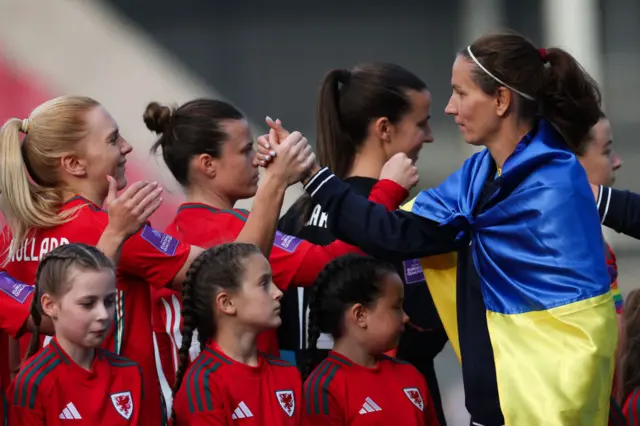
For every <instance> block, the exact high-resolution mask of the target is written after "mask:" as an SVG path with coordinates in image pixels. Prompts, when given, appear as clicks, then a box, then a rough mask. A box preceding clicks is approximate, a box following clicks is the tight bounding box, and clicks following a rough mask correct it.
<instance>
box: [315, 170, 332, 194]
mask: <svg viewBox="0 0 640 426" xmlns="http://www.w3.org/2000/svg"><path fill="white" fill-rule="evenodd" d="M332 177H333V175H329V177H327V178H326V179H325V180H323V181H322V182H320V184H319V185H318V187H317V188H316V189H314V190H313V192H312V193H311V196H312V197H313V196H314V195H316V192H318V190H319V189H320V188H322V185H324V184H325V183H327V181H328V180H329V179H331V178H332Z"/></svg>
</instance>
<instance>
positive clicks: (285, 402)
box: [276, 390, 296, 417]
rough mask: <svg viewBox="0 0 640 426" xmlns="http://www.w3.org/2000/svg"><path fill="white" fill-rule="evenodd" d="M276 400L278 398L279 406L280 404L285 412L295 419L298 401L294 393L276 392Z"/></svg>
mask: <svg viewBox="0 0 640 426" xmlns="http://www.w3.org/2000/svg"><path fill="white" fill-rule="evenodd" d="M276 398H278V404H280V407H282V409H283V410H284V412H285V413H287V415H288V416H289V417H293V413H294V412H295V411H296V399H295V397H294V395H293V391H290V390H286V391H276Z"/></svg>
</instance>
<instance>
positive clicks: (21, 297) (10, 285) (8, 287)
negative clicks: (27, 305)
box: [0, 272, 34, 303]
mask: <svg viewBox="0 0 640 426" xmlns="http://www.w3.org/2000/svg"><path fill="white" fill-rule="evenodd" d="M33 288H34V287H33V286H31V285H27V284H24V283H21V282H20V281H17V280H15V279H13V278H12V277H11V276H10V275H9V274H7V273H6V272H0V291H2V292H3V293H5V294H6V295H7V296H9V297H11V298H12V299H15V300H16V301H17V302H19V303H24V302H25V301H26V300H27V297H28V296H29V295H30V294H31V293H33Z"/></svg>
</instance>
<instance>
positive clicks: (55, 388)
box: [8, 338, 151, 426]
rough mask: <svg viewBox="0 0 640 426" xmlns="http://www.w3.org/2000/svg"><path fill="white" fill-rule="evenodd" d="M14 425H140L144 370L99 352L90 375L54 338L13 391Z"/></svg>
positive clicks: (33, 359) (143, 418) (11, 410)
mask: <svg viewBox="0 0 640 426" xmlns="http://www.w3.org/2000/svg"><path fill="white" fill-rule="evenodd" d="M8 396H9V401H8V402H9V413H10V415H9V419H10V423H9V425H10V426H13V425H15V426H18V425H19V426H36V425H38V426H41V425H47V426H55V425H60V426H63V425H65V426H68V425H71V424H74V425H92V426H93V425H109V426H118V425H142V424H151V423H148V422H147V418H146V414H147V413H146V412H143V411H142V410H143V409H142V399H143V395H142V371H141V369H140V366H138V364H136V363H135V362H133V361H130V360H129V359H127V358H123V357H120V356H118V355H115V354H113V353H111V352H109V351H106V350H104V349H96V351H95V356H94V359H93V365H92V366H91V371H87V370H85V369H83V368H82V367H80V366H79V365H77V364H76V363H75V362H73V361H72V360H71V359H70V358H69V356H68V355H67V354H66V353H65V352H64V350H63V349H62V348H61V347H60V345H58V343H57V341H56V339H55V338H54V339H53V340H52V341H51V343H50V344H49V345H47V346H46V347H45V348H44V349H41V350H40V351H39V352H38V353H36V354H35V355H34V356H33V357H31V358H29V359H28V360H27V361H26V363H25V365H24V366H23V368H22V369H21V370H20V373H19V374H18V376H17V377H16V379H15V380H14V381H13V383H12V384H11V387H10V392H9V394H8Z"/></svg>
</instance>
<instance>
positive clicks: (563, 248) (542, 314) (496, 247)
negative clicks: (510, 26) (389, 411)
mask: <svg viewBox="0 0 640 426" xmlns="http://www.w3.org/2000/svg"><path fill="white" fill-rule="evenodd" d="M494 172H495V167H494V166H493V160H492V158H491V156H490V154H489V151H488V150H486V149H485V150H484V151H482V152H479V153H477V154H475V155H473V156H472V157H471V158H469V159H468V160H467V161H466V162H465V163H464V165H463V166H462V168H461V169H460V170H458V171H457V172H456V173H454V174H453V175H451V176H450V177H449V178H448V179H447V180H446V181H445V182H443V183H442V184H441V185H440V186H439V187H437V188H435V189H429V190H425V191H422V192H421V193H420V194H419V195H418V196H417V197H416V198H414V199H413V200H412V201H410V202H409V203H407V205H405V206H404V207H403V209H404V210H409V211H411V212H413V213H414V214H416V215H419V216H423V217H425V218H428V219H430V220H433V221H436V222H438V223H440V224H443V225H444V224H449V225H454V226H456V227H458V228H459V229H460V234H459V238H465V239H469V240H470V242H471V249H472V254H473V261H474V264H475V267H476V269H477V271H478V273H479V275H480V279H481V285H482V295H483V298H484V304H485V306H486V310H487V324H488V330H489V335H490V340H491V345H492V347H493V352H494V361H495V366H496V374H497V383H498V393H499V396H500V406H501V409H502V412H503V415H504V418H505V422H506V425H508V426H534V425H535V426H540V425H544V426H559V425H566V426H577V425H605V424H606V423H607V418H608V412H609V411H608V409H609V397H610V394H611V384H612V377H613V360H614V352H615V346H616V342H617V326H616V316H615V314H616V313H615V309H614V303H613V299H612V296H611V293H610V291H609V277H608V273H607V267H606V264H605V259H604V256H603V255H602V253H603V250H604V245H603V244H604V241H603V238H602V232H601V228H600V220H599V216H598V212H597V208H596V204H595V201H594V198H593V194H592V192H591V188H590V186H589V184H588V181H587V177H586V173H585V171H584V170H583V168H582V166H581V165H580V164H579V162H578V160H577V159H576V158H575V156H574V155H573V154H572V153H571V152H570V151H569V150H568V148H567V147H566V146H565V145H564V143H563V141H562V138H561V137H560V135H559V134H558V133H557V132H556V131H555V129H554V128H553V127H552V126H551V125H550V124H549V123H548V122H546V121H545V120H540V121H539V122H538V125H537V128H536V129H535V130H533V131H532V132H531V133H530V134H529V135H528V136H527V137H525V138H524V139H523V140H522V141H521V142H520V144H519V145H518V146H517V148H516V150H515V152H514V153H513V154H512V155H511V156H510V157H509V159H508V160H507V161H506V162H505V164H504V166H503V168H502V174H501V176H500V177H499V178H498V179H502V180H503V182H502V184H501V185H500V189H499V190H498V192H497V193H496V194H494V195H493V197H494V198H493V199H495V200H496V202H495V203H490V204H489V207H488V208H487V209H485V210H484V211H481V212H480V213H479V214H477V215H474V214H473V212H474V207H475V206H476V203H477V202H478V199H479V197H480V194H481V191H482V187H483V185H484V184H485V183H486V182H487V180H488V178H489V173H494ZM421 264H422V267H423V269H424V273H425V278H426V280H427V283H428V286H429V289H430V291H431V293H432V296H433V299H434V301H435V304H436V307H437V309H438V311H439V313H440V316H441V318H442V321H443V324H444V326H445V329H446V330H447V333H448V334H449V338H450V339H451V342H452V345H453V347H454V350H456V352H457V354H458V357H459V358H460V352H459V341H458V331H457V323H456V318H457V315H456V297H455V295H456V271H455V268H456V255H455V254H454V253H451V254H445V255H440V256H434V257H429V258H424V259H421Z"/></svg>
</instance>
